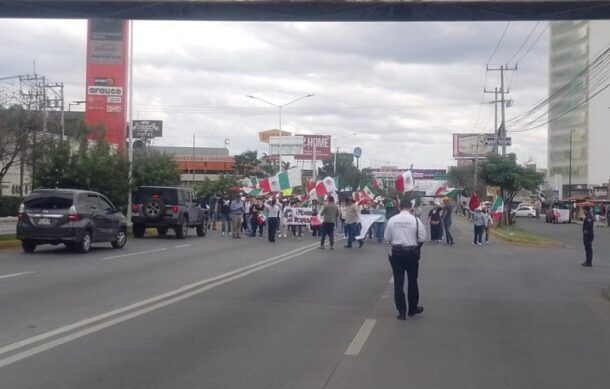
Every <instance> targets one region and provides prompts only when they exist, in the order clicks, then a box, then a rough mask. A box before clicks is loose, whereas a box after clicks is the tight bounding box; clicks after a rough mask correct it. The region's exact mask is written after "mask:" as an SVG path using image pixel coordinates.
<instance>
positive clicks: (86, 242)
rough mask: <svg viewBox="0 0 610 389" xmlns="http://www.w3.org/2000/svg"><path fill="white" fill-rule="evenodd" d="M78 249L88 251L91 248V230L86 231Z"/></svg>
mask: <svg viewBox="0 0 610 389" xmlns="http://www.w3.org/2000/svg"><path fill="white" fill-rule="evenodd" d="M77 248H78V251H79V252H81V253H83V254H84V253H88V252H89V250H91V232H90V231H86V232H85V234H84V235H83V237H82V238H81V240H80V242H78V245H77Z"/></svg>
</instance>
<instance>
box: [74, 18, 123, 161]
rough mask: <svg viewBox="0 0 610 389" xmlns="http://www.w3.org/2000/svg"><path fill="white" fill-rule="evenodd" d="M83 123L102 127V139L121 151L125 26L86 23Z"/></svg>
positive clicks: (110, 22) (116, 22)
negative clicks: (104, 133)
mask: <svg viewBox="0 0 610 389" xmlns="http://www.w3.org/2000/svg"><path fill="white" fill-rule="evenodd" d="M87 29H88V32H87V91H86V100H87V104H86V111H85V122H86V123H87V124H89V125H92V126H95V125H102V126H104V128H105V129H106V139H107V140H108V142H109V143H112V144H115V145H117V147H118V149H119V150H124V149H125V138H126V122H127V119H126V112H125V111H126V109H125V108H126V106H127V105H126V98H127V64H128V50H127V46H128V41H129V39H128V35H129V29H128V22H127V21H126V20H111V19H90V20H89V21H88V24H87Z"/></svg>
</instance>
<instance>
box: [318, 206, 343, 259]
mask: <svg viewBox="0 0 610 389" xmlns="http://www.w3.org/2000/svg"><path fill="white" fill-rule="evenodd" d="M320 216H322V238H321V240H320V248H321V249H323V248H324V241H325V240H326V236H328V241H329V242H330V249H331V250H332V249H333V246H334V244H335V222H336V221H337V218H338V217H339V207H337V205H336V204H335V199H334V198H333V196H328V199H326V205H324V206H323V207H322V209H321V210H320Z"/></svg>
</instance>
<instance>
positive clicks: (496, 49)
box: [486, 21, 510, 65]
mask: <svg viewBox="0 0 610 389" xmlns="http://www.w3.org/2000/svg"><path fill="white" fill-rule="evenodd" d="M508 26H510V21H509V22H506V27H504V31H503V32H502V36H500V40H499V41H498V44H497V45H496V48H495V49H494V51H493V53H491V57H489V59H488V60H487V63H486V65H489V63H490V62H491V60H492V59H493V58H494V56H495V55H496V53H497V52H498V49H499V48H500V45H501V44H502V41H503V40H504V36H505V35H506V31H507V30H508Z"/></svg>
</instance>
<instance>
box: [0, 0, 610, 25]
mask: <svg viewBox="0 0 610 389" xmlns="http://www.w3.org/2000/svg"><path fill="white" fill-rule="evenodd" d="M0 17H4V18H9V17H11V18H14V17H17V18H26V17H27V18H92V17H107V18H119V19H135V20H137V19H148V20H161V19H162V20H225V21H329V22H331V21H493V20H577V19H610V1H608V0H593V1H589V0H450V1H447V0H154V1H149V0H2V1H0Z"/></svg>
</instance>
